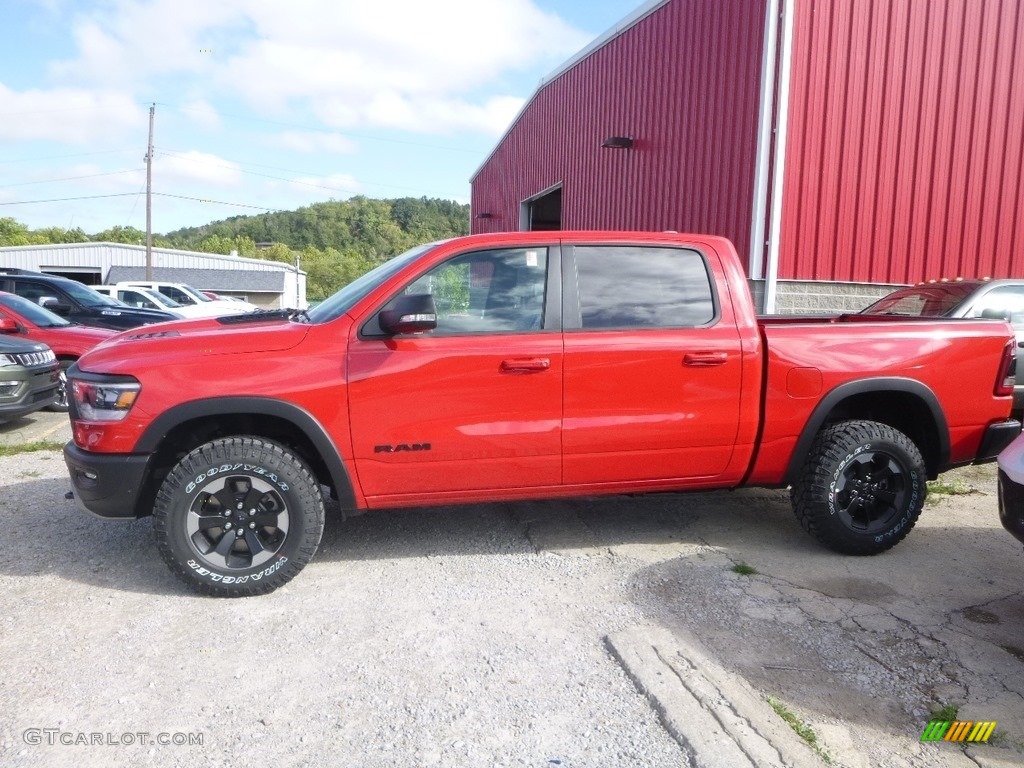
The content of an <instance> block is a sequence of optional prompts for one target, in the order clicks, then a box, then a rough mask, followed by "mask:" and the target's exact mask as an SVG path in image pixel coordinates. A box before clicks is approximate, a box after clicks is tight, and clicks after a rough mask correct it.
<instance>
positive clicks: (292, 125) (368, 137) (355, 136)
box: [156, 101, 479, 154]
mask: <svg viewBox="0 0 1024 768" xmlns="http://www.w3.org/2000/svg"><path fill="white" fill-rule="evenodd" d="M156 103H157V104H160V105H161V106H164V107H170V108H171V109H176V110H178V111H179V112H192V113H193V114H204V115H210V114H212V115H216V116H218V117H233V118H235V119H236V120H248V121H249V122H252V123H265V124H267V125H278V126H281V127H282V128H300V129H302V130H304V131H315V132H317V133H327V134H331V135H332V136H342V137H345V138H352V139H363V140H367V141H380V142H384V143H386V144H405V145H407V146H410V147H422V148H424V149H440V150H443V151H445V152H464V153H469V154H479V151H478V150H474V149H464V148H462V147H446V146H440V145H437V144H423V143H422V142H418V141H405V140H403V139H386V138H383V137H381V136H372V135H369V134H365V133H350V132H349V131H339V130H337V129H335V128H324V127H322V126H317V125H303V124H301V123H286V122H283V121H280V120H267V119H265V118H262V117H252V116H250V115H237V114H233V113H231V112H218V111H217V110H213V109H197V108H196V107H179V106H176V105H174V104H168V103H166V102H162V101H158V102H156Z"/></svg>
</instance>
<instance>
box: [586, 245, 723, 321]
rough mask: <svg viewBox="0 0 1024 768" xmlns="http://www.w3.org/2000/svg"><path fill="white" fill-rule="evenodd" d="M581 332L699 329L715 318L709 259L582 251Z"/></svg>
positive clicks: (644, 251)
mask: <svg viewBox="0 0 1024 768" xmlns="http://www.w3.org/2000/svg"><path fill="white" fill-rule="evenodd" d="M575 262H576V271H577V285H578V291H579V327H581V328H583V329H616V328H617V329H630V328H694V327H699V326H704V325H708V324H710V323H712V322H713V321H714V319H715V317H716V308H715V295H714V290H713V288H712V285H711V278H710V276H709V274H708V269H707V265H706V264H705V262H704V257H703V256H701V254H700V253H698V252H697V251H694V250H690V249H684V248H660V247H651V246H603V245H602V246H577V247H576V248H575Z"/></svg>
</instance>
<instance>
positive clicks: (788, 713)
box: [768, 696, 832, 765]
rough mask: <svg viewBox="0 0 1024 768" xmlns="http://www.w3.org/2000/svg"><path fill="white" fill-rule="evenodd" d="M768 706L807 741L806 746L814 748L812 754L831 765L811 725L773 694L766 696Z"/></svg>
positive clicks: (830, 757)
mask: <svg viewBox="0 0 1024 768" xmlns="http://www.w3.org/2000/svg"><path fill="white" fill-rule="evenodd" d="M768 706H769V707H771V708H772V709H774V710H775V714H777V715H778V716H779V717H781V718H782V719H783V720H785V721H786V725H788V726H789V727H790V728H792V729H793V731H794V733H796V735H797V736H799V737H800V738H801V739H803V740H804V741H805V742H807V746H809V747H810V748H811V749H813V750H814V754H816V755H817V756H818V757H820V758H821V759H822V761H823V762H824V763H825V764H826V765H832V756H831V755H830V754H829V753H828V752H826V751H825V750H824V749H822V747H821V745H820V744H819V743H818V734H816V733H815V732H814V729H813V728H811V726H809V725H807V723H805V722H804V721H803V720H801V719H800V718H799V717H797V716H796V714H795V713H794V712H793V711H792V710H791V709H790V708H789V707H787V706H786V705H785V704H783V703H782V702H781V701H779V700H778V699H776V698H775V697H774V696H769V697H768Z"/></svg>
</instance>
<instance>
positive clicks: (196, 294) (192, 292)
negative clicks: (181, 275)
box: [178, 285, 213, 301]
mask: <svg viewBox="0 0 1024 768" xmlns="http://www.w3.org/2000/svg"><path fill="white" fill-rule="evenodd" d="M178 287H179V288H180V289H181V290H183V291H184V292H185V293H187V294H188V295H189V296H191V297H192V298H193V299H195V300H196V301H213V299H211V298H210V297H209V296H207V295H206V294H205V293H203V292H202V291H197V290H196V289H195V288H193V287H192V286H191V285H179V286H178Z"/></svg>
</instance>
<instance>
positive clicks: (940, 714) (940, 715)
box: [928, 704, 960, 722]
mask: <svg viewBox="0 0 1024 768" xmlns="http://www.w3.org/2000/svg"><path fill="white" fill-rule="evenodd" d="M959 712H960V707H958V706H957V705H956V704H946V705H945V706H944V707H942V708H941V709H936V710H934V711H933V712H930V713H929V714H928V719H929V720H949V721H950V722H952V721H953V720H956V716H957V714H958V713H959Z"/></svg>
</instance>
